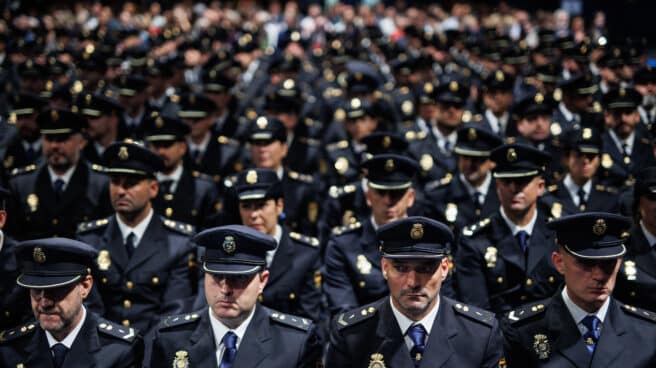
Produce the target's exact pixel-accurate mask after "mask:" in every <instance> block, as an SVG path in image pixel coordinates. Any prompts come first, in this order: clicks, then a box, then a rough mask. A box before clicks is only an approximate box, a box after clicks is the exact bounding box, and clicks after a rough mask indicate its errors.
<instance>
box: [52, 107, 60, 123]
mask: <svg viewBox="0 0 656 368" xmlns="http://www.w3.org/2000/svg"><path fill="white" fill-rule="evenodd" d="M50 119H52V122H53V123H54V122H56V121H57V120H59V112H58V111H57V110H52V111H50Z"/></svg>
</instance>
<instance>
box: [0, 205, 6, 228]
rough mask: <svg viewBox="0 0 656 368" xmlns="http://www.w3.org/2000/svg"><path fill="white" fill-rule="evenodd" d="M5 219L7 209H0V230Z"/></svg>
mask: <svg viewBox="0 0 656 368" xmlns="http://www.w3.org/2000/svg"><path fill="white" fill-rule="evenodd" d="M6 221H7V211H5V210H0V230H2V228H3V227H4V226H5V222H6Z"/></svg>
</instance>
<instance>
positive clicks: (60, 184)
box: [52, 179, 64, 201]
mask: <svg viewBox="0 0 656 368" xmlns="http://www.w3.org/2000/svg"><path fill="white" fill-rule="evenodd" d="M52 189H53V190H54V191H55V198H56V199H57V201H59V200H60V199H61V197H62V194H64V181H63V180H62V179H57V180H55V183H54V185H53V188H52Z"/></svg>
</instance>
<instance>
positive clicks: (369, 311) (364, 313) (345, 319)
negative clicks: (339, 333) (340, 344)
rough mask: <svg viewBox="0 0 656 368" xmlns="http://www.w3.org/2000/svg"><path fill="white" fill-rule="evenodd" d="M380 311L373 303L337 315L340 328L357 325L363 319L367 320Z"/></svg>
mask: <svg viewBox="0 0 656 368" xmlns="http://www.w3.org/2000/svg"><path fill="white" fill-rule="evenodd" d="M376 313H378V310H376V307H374V306H372V305H369V306H367V305H365V306H363V307H360V308H358V309H354V310H352V311H348V312H344V313H342V314H340V315H339V317H337V325H338V328H339V329H340V330H342V329H344V328H347V327H349V326H353V325H356V324H358V323H360V322H362V321H366V320H368V319H369V318H371V317H373V316H375V315H376Z"/></svg>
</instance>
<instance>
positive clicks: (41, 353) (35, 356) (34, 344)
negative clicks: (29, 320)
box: [25, 322, 53, 368]
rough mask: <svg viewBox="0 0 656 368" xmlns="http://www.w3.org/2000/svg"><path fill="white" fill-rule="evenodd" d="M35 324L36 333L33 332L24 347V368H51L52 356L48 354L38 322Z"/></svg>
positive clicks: (44, 334)
mask: <svg viewBox="0 0 656 368" xmlns="http://www.w3.org/2000/svg"><path fill="white" fill-rule="evenodd" d="M34 324H36V326H37V327H36V328H37V331H36V332H34V335H33V336H32V339H31V340H30V343H29V344H28V345H27V346H26V347H25V353H26V354H25V356H26V358H27V360H26V361H25V366H26V367H43V368H52V367H53V364H52V354H51V353H50V346H48V339H47V338H46V333H45V331H44V330H43V329H41V327H39V324H38V322H34Z"/></svg>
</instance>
